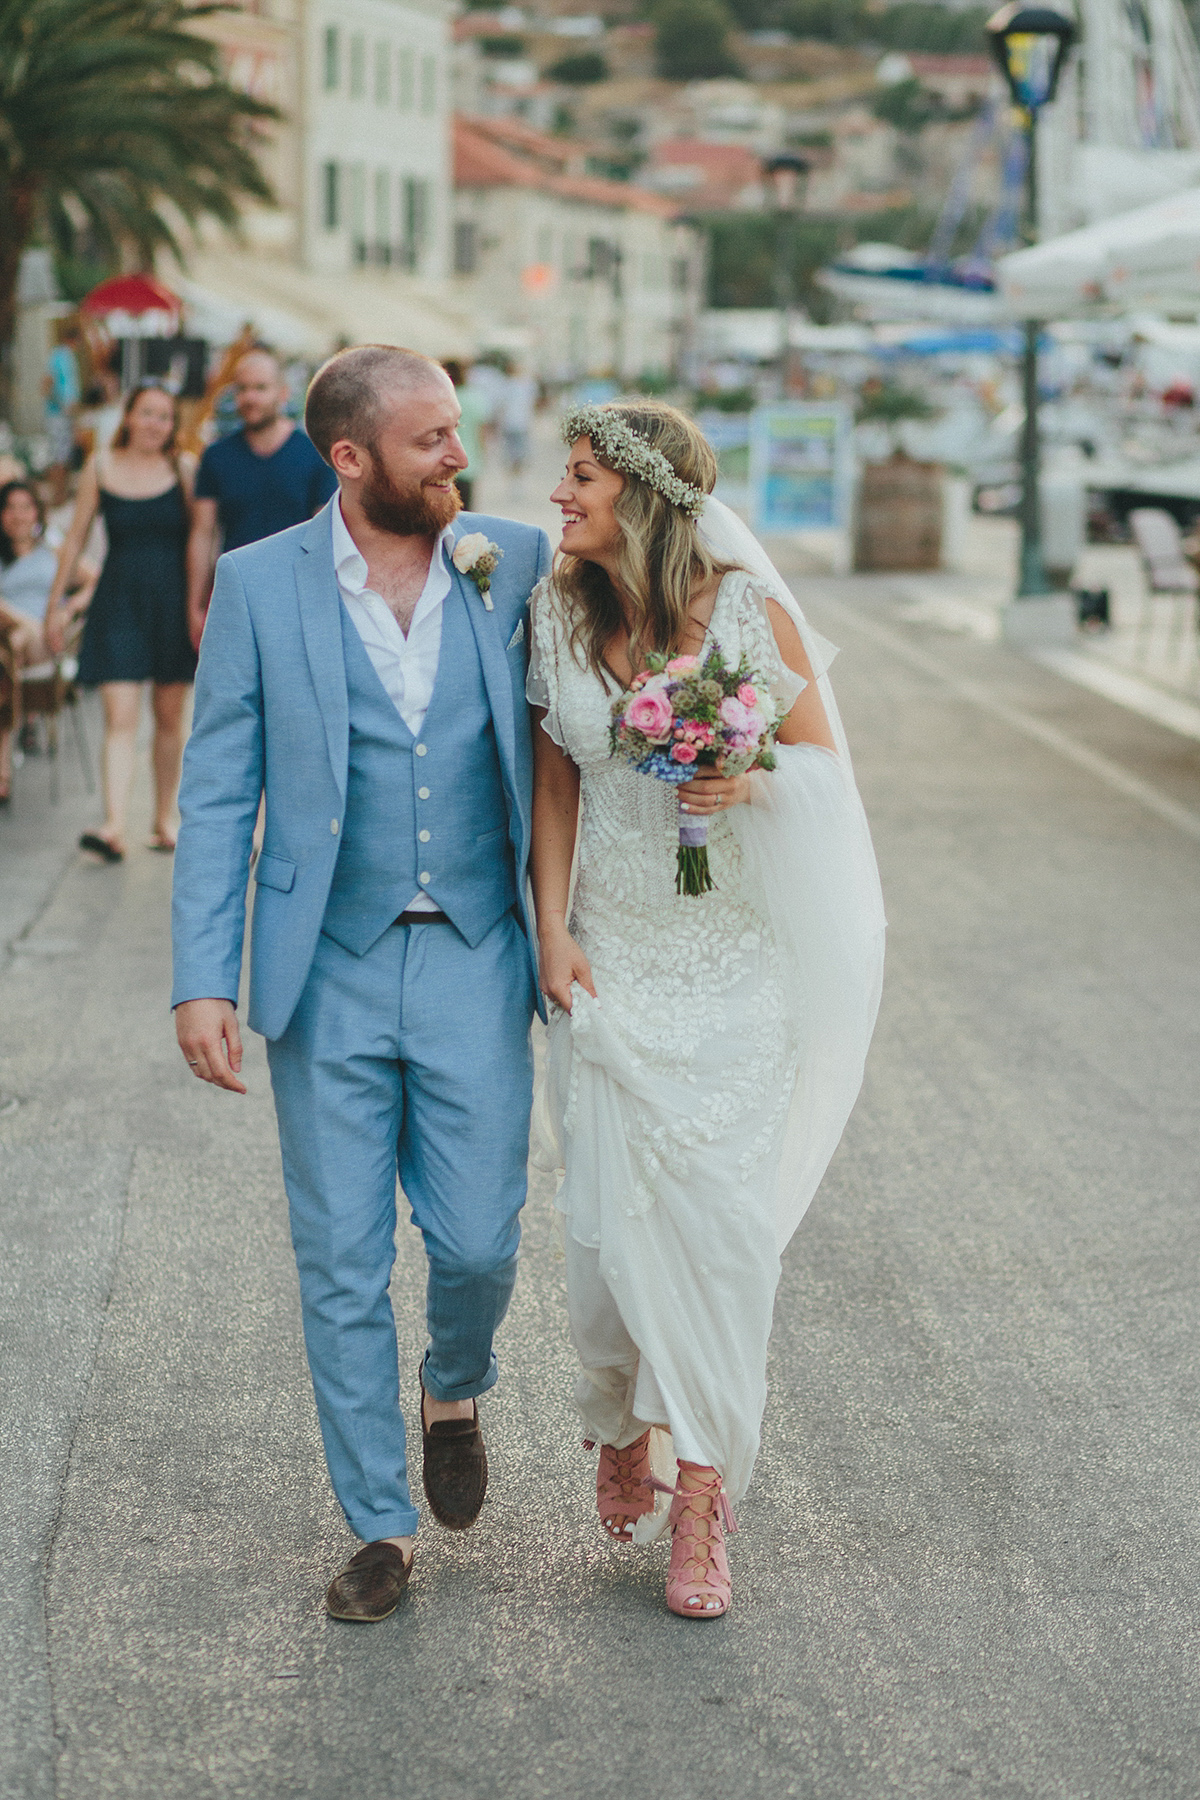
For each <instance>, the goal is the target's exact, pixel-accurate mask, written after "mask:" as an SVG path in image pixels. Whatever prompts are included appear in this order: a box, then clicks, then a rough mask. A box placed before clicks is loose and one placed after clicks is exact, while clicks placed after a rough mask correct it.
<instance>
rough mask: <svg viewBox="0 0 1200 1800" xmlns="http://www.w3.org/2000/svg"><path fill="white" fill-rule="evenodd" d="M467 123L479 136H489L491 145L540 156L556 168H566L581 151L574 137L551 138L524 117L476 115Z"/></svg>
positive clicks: (582, 150) (582, 149)
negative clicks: (501, 145)
mask: <svg viewBox="0 0 1200 1800" xmlns="http://www.w3.org/2000/svg"><path fill="white" fill-rule="evenodd" d="M470 125H471V129H472V131H475V132H478V134H479V135H480V137H486V138H490V139H491V140H492V142H493V143H494V144H504V145H506V146H507V147H508V149H510V150H517V151H524V153H525V154H526V155H527V156H534V157H539V158H541V159H543V160H544V161H546V162H549V163H552V164H553V165H554V166H555V168H559V169H565V168H566V166H567V164H568V163H570V162H571V161H573V160H574V159H575V158H577V157H579V156H580V155H582V154H584V148H583V146H582V145H581V144H579V143H577V142H576V141H575V140H573V139H570V138H560V137H551V136H550V134H549V132H546V131H537V130H535V129H534V127H533V126H532V125H527V124H526V123H525V120H524V119H485V118H478V117H476V118H472V119H471V121H470Z"/></svg>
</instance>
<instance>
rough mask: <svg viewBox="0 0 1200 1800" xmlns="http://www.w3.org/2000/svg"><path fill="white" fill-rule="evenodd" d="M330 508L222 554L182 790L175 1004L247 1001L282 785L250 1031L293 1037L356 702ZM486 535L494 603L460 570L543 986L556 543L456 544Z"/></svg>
mask: <svg viewBox="0 0 1200 1800" xmlns="http://www.w3.org/2000/svg"><path fill="white" fill-rule="evenodd" d="M331 504H332V503H331ZM329 511H330V509H329V507H328V506H326V507H324V508H323V509H322V510H321V511H320V512H319V513H318V514H317V515H316V517H315V518H313V519H310V520H309V521H308V522H307V523H306V524H304V525H297V526H294V527H293V528H292V529H291V530H290V531H281V532H279V533H278V535H277V536H275V537H270V538H264V539H263V540H262V541H261V542H259V543H257V544H247V545H245V546H244V547H243V548H242V549H240V550H234V551H231V552H230V553H229V554H228V555H226V556H223V557H221V559H220V561H219V562H218V564H217V578H216V584H215V586H214V588H213V598H212V605H211V607H210V609H209V615H208V623H207V624H206V626H205V629H204V639H203V643H202V645H201V650H200V666H199V669H198V671H197V675H196V699H195V714H194V721H193V725H192V734H191V737H190V738H189V740H188V746H187V750H186V752H185V755H184V761H183V781H182V784H181V786H180V790H179V811H180V814H181V816H182V824H181V827H180V832H179V843H178V845H177V847H176V851H175V883H174V894H173V900H172V934H173V939H174V952H175V979H174V988H173V992H172V996H171V1004H172V1006H178V1005H179V1004H180V1003H181V1002H182V1001H184V1000H196V999H201V998H211V999H228V1000H231V1001H233V1002H234V1004H235V1005H236V1003H237V996H238V985H239V979H240V975H241V964H242V939H243V933H244V928H245V901H246V884H247V874H248V868H249V862H250V847H251V840H252V837H253V833H254V824H255V820H256V818H257V815H258V803H259V798H260V796H261V795H262V794H263V793H264V791H265V793H266V801H267V816H266V838H265V841H264V845H263V855H262V857H261V858H260V859H259V863H258V869H257V874H258V880H257V882H256V892H255V899H254V931H253V949H252V955H251V961H250V1007H249V1023H250V1025H251V1027H252V1029H253V1030H255V1031H260V1032H261V1033H262V1034H263V1036H264V1037H267V1038H277V1037H280V1036H282V1034H283V1032H284V1031H285V1030H286V1029H287V1025H288V1021H289V1020H290V1018H291V1016H292V1013H293V1011H294V1010H295V1006H296V1002H297V1000H298V999H299V998H300V993H301V990H302V989H303V987H304V983H305V981H306V979H307V977H308V971H309V967H310V965H311V963H312V958H313V952H314V950H315V948H316V943H317V938H318V936H319V934H320V930H321V920H322V918H323V917H324V914H325V906H326V902H327V900H328V898H329V888H330V883H331V881H332V879H333V869H334V864H335V862H336V860H337V853H338V843H339V837H338V833H339V831H340V829H341V826H342V820H343V809H344V804H345V798H346V775H347V765H348V759H349V744H350V726H349V705H348V701H347V695H346V667H345V659H344V652H343V648H342V627H341V608H342V601H341V596H340V594H339V593H338V585H337V576H336V574H335V572H334V566H333V547H332V536H331V531H330V520H329ZM471 531H482V532H483V533H484V534H485V535H486V536H487V537H488V538H490V539H491V540H492V541H493V542H494V543H496V544H498V545H499V547H500V549H501V550H502V551H503V552H504V556H503V560H502V561H501V563H500V566H499V568H498V569H497V570H496V572H495V574H494V575H493V576H492V578H491V582H492V585H491V593H490V595H489V598H490V599H491V601H492V610H491V611H489V610H488V609H487V608H486V607H485V605H484V602H483V600H482V598H481V596H480V594H479V591H478V589H477V588H476V586H475V584H474V582H473V581H471V580H470V579H469V578H468V577H467V576H464V575H460V574H459V573H458V571H457V570H452V574H453V579H454V581H455V582H457V584H458V586H459V589H460V591H461V592H462V595H463V598H464V600H465V602H466V606H467V613H468V616H469V618H470V621H471V626H472V629H473V630H474V633H475V639H476V643H477V645H478V650H479V660H480V664H481V666H482V669H483V676H484V682H485V684H486V687H487V694H488V702H489V705H490V707H491V714H492V722H493V726H494V729H495V735H496V744H497V748H498V752H499V756H500V767H501V776H502V779H503V782H504V792H505V797H506V800H507V803H508V820H509V837H510V840H511V843H512V847H513V855H514V858H515V862H516V872H517V892H518V895H519V900H518V905H519V908H520V911H521V918H522V923H523V925H524V928H525V938H526V943H527V945H528V953H529V956H530V959H531V961H532V962H533V963H534V965H535V966H534V975H535V991H536V952H535V949H534V945H535V942H536V939H535V935H534V928H533V921H532V919H531V917H530V914H529V909H528V899H527V882H526V869H527V865H528V861H529V837H530V827H531V822H532V794H533V749H532V743H531V738H530V725H529V711H528V707H527V706H526V703H525V671H526V665H527V663H528V656H529V633H530V625H529V596H530V593H531V592H532V590H533V588H534V587H535V585H536V584H537V582H538V581H539V580H540V579H541V577H542V576H543V575H545V574H547V573H548V572H549V569H550V564H551V560H552V553H551V549H550V541H549V539H548V538H547V536H546V534H545V532H544V531H540V530H538V529H537V528H536V527H534V526H531V525H518V524H516V523H515V522H514V521H513V520H511V519H492V518H487V517H484V516H481V515H477V514H473V513H462V514H460V516H459V518H458V519H457V520H456V521H455V525H454V532H455V539H456V541H457V539H458V538H459V537H462V536H463V535H464V534H465V533H467V532H471ZM539 1004H540V1002H539Z"/></svg>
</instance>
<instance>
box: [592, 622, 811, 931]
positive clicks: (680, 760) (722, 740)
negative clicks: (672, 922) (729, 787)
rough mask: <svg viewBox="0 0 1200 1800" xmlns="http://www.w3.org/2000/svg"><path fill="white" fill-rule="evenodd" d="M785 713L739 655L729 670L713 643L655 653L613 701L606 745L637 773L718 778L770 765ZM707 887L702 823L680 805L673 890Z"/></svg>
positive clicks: (694, 891) (693, 891)
mask: <svg viewBox="0 0 1200 1800" xmlns="http://www.w3.org/2000/svg"><path fill="white" fill-rule="evenodd" d="M783 718H784V714H783V712H781V711H780V709H779V708H778V707H777V706H776V705H775V703H774V701H773V700H772V698H771V690H770V686H769V684H768V682H767V681H766V680H765V679H764V678H763V677H762V676H761V675H759V674H757V673H756V672H755V671H754V670H753V669H752V668H751V667H750V666H749V664H748V663H747V661H746V659H745V657H743V658H742V660H741V661H740V662H739V663H738V665H737V667H736V668H734V669H731V668H730V667H729V665H728V663H727V662H726V661H725V657H724V654H723V652H722V650H721V647H720V645H719V644H717V645H714V646H713V648H712V649H711V650H710V651H709V652H708V654H707V655H706V656H705V657H704V658H703V659H701V658H700V657H698V656H674V657H671V658H667V657H666V656H663V655H661V654H660V653H658V652H655V653H654V654H652V655H650V656H648V657H647V658H646V667H645V668H644V669H643V670H642V672H641V674H639V675H636V676H635V677H634V680H633V684H632V686H631V687H630V688H629V690H628V692H627V693H624V694H622V695H620V697H619V698H618V699H617V700H615V701H614V702H613V708H612V723H611V725H610V727H609V745H610V749H611V752H612V754H613V755H614V756H619V757H622V758H624V760H625V761H626V762H630V763H632V764H633V766H634V768H635V769H637V770H638V772H639V773H640V774H643V775H653V776H655V777H656V778H657V779H658V780H659V781H667V782H670V784H671V785H672V787H679V786H680V785H681V784H682V783H684V782H686V781H692V780H693V779H694V778H695V776H696V775H697V774H699V773H700V771H701V770H703V769H715V770H716V771H717V773H718V774H721V775H743V774H745V773H746V772H747V770H749V769H773V768H774V767H775V756H774V751H773V748H772V746H773V745H774V742H775V734H776V733H777V731H778V730H779V727H780V725H781V724H782V722H783ZM712 885H713V880H712V876H711V874H710V873H709V867H708V820H707V819H706V818H702V817H701V816H700V815H699V814H697V813H691V812H684V811H683V810H682V806H681V808H680V813H679V854H678V860H677V862H676V870H675V892H676V893H677V894H686V895H692V896H695V895H698V894H704V893H707V892H708V891H709V890H710V889H711V887H712Z"/></svg>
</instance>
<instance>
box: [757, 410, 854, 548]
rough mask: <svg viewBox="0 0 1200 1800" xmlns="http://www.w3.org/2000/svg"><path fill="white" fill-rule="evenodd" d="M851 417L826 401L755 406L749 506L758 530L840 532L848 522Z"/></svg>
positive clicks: (850, 473)
mask: <svg viewBox="0 0 1200 1800" xmlns="http://www.w3.org/2000/svg"><path fill="white" fill-rule="evenodd" d="M851 433H852V421H851V418H850V413H849V410H848V408H846V407H845V406H842V405H839V404H837V403H834V402H827V401H813V402H808V401H794V402H792V401H789V402H780V404H779V405H775V406H759V407H756V408H755V410H754V412H753V413H752V414H751V416H750V510H751V522H752V524H753V527H754V530H755V531H757V532H760V533H761V532H767V533H770V532H797V531H841V530H845V529H846V527H847V526H848V524H849V522H850V498H851V491H852V476H853V456H852V448H851V444H852V437H851Z"/></svg>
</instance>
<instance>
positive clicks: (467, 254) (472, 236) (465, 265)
mask: <svg viewBox="0 0 1200 1800" xmlns="http://www.w3.org/2000/svg"><path fill="white" fill-rule="evenodd" d="M478 266H479V227H478V226H477V225H476V224H475V222H474V220H473V219H460V220H459V221H458V222H457V223H456V225H455V227H454V273H455V274H456V275H473V274H474V273H475V270H476V269H477V268H478Z"/></svg>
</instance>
